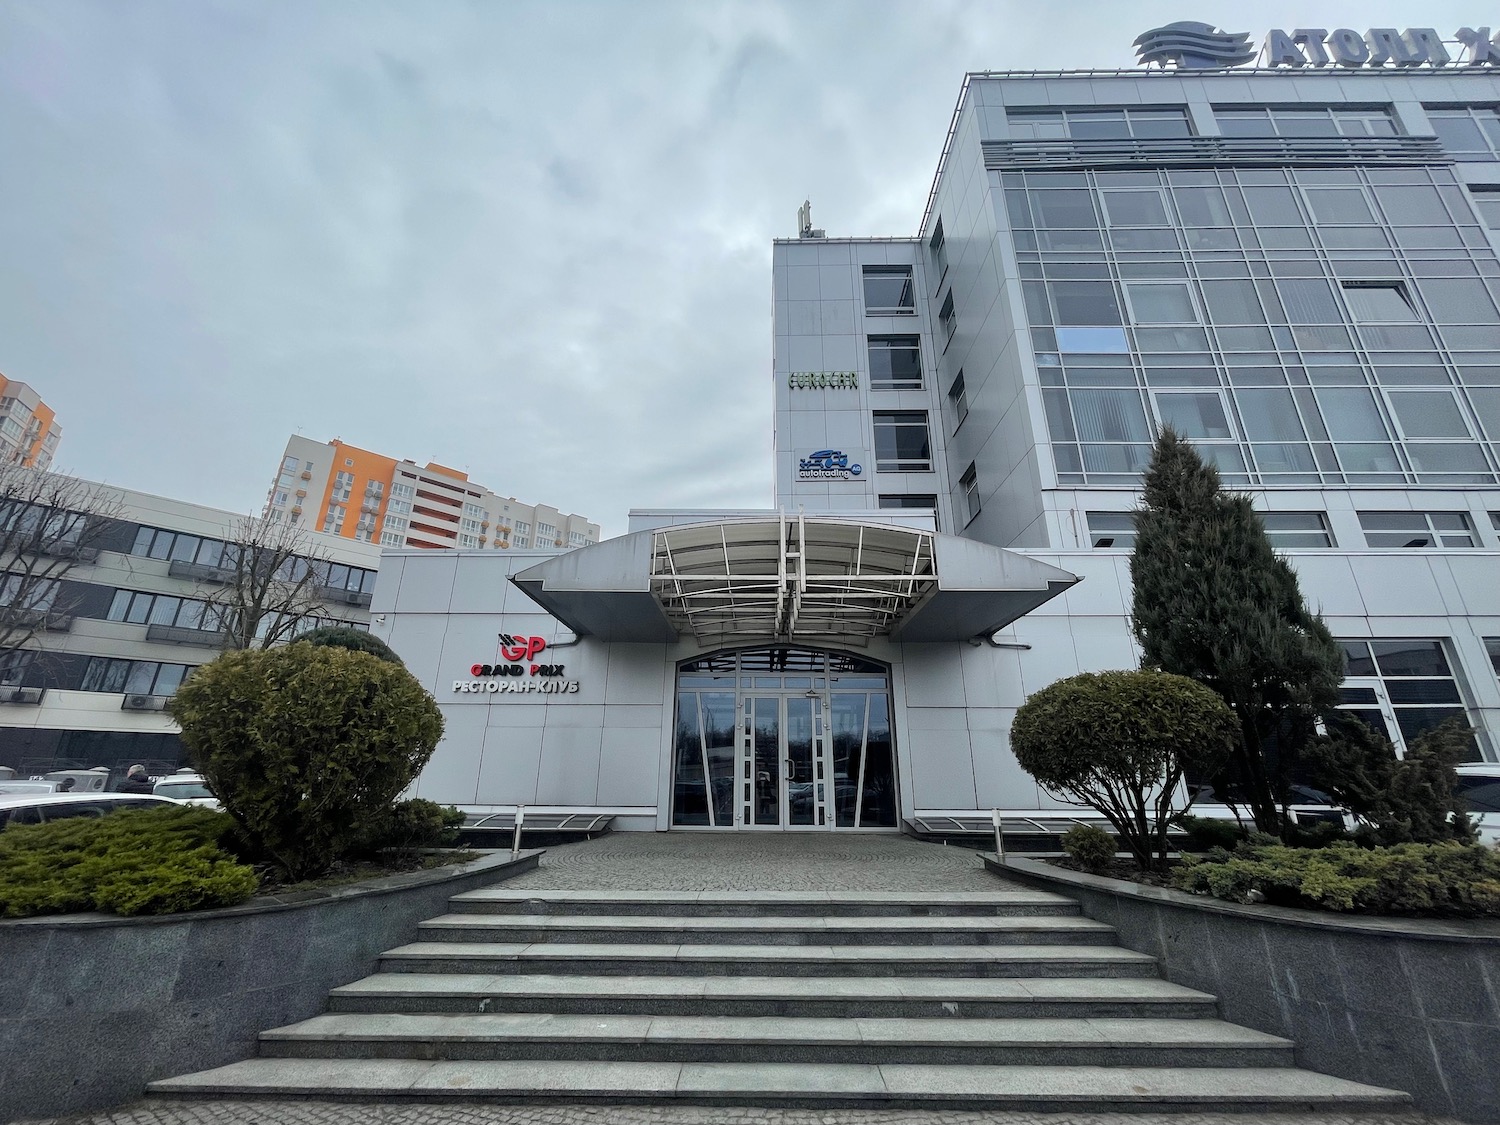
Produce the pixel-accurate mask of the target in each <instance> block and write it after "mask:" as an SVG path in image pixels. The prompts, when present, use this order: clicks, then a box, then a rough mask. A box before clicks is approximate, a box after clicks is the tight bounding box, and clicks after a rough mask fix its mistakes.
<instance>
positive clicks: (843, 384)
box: [786, 371, 859, 391]
mask: <svg viewBox="0 0 1500 1125" xmlns="http://www.w3.org/2000/svg"><path fill="white" fill-rule="evenodd" d="M786 385H787V386H788V387H790V388H791V389H792V390H794V391H821V390H848V391H853V390H858V389H859V372H857V371H793V372H792V373H791V374H790V375H788V376H787V377H786Z"/></svg>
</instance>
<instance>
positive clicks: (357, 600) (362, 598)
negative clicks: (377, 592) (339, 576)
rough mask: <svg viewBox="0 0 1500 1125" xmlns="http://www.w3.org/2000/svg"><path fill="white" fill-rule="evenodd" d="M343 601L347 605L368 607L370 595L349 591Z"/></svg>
mask: <svg viewBox="0 0 1500 1125" xmlns="http://www.w3.org/2000/svg"><path fill="white" fill-rule="evenodd" d="M344 601H345V602H347V603H348V604H349V605H369V604H370V595H369V594H367V593H362V592H360V591H359V590H349V591H347V592H345V594H344Z"/></svg>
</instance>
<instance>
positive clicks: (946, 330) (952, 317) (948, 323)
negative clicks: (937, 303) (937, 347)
mask: <svg viewBox="0 0 1500 1125" xmlns="http://www.w3.org/2000/svg"><path fill="white" fill-rule="evenodd" d="M938 323H939V324H940V325H942V327H943V347H945V348H946V347H947V346H948V344H949V343H950V342H951V341H952V339H953V334H954V333H955V332H957V331H958V314H957V313H955V312H954V309H953V290H952V289H950V290H948V295H947V296H946V297H944V298H943V306H942V308H940V309H938Z"/></svg>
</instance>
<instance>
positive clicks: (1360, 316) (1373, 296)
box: [1343, 281, 1420, 324]
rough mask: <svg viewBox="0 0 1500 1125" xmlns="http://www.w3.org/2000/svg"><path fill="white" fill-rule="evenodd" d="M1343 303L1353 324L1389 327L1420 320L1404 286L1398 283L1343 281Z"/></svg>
mask: <svg viewBox="0 0 1500 1125" xmlns="http://www.w3.org/2000/svg"><path fill="white" fill-rule="evenodd" d="M1343 287H1344V300H1345V301H1346V302H1347V303H1348V305H1349V312H1350V314H1351V315H1352V316H1353V317H1354V323H1355V324H1389V323H1391V322H1397V323H1402V322H1410V321H1414V320H1418V319H1420V318H1419V317H1418V316H1417V310H1416V309H1414V308H1413V307H1412V303H1411V298H1410V297H1409V296H1408V295H1407V292H1406V286H1405V285H1403V284H1401V282H1399V281H1346V282H1343Z"/></svg>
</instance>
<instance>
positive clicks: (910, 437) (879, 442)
mask: <svg viewBox="0 0 1500 1125" xmlns="http://www.w3.org/2000/svg"><path fill="white" fill-rule="evenodd" d="M875 468H876V470H877V471H878V472H882V473H913V472H928V471H930V470H931V469H932V442H931V438H930V435H929V434H928V430H927V415H926V414H925V413H922V412H921V411H914V410H913V411H877V412H876V414H875Z"/></svg>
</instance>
